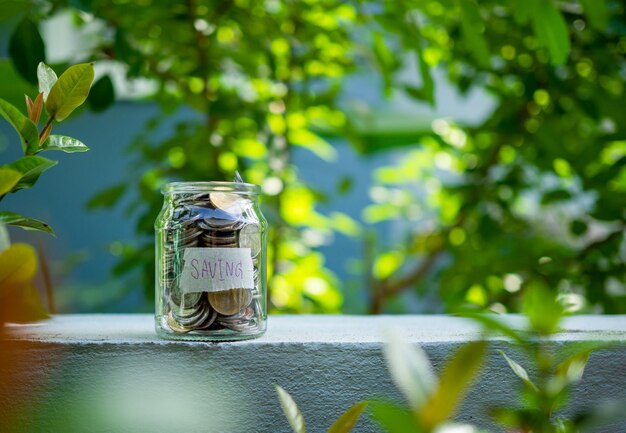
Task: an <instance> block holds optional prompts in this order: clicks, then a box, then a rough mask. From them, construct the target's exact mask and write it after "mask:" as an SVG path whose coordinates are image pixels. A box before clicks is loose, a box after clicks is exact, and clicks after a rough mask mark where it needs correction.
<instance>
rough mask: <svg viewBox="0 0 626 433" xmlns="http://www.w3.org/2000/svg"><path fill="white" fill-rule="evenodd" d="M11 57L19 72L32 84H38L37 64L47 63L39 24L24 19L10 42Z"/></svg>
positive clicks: (14, 31)
mask: <svg viewBox="0 0 626 433" xmlns="http://www.w3.org/2000/svg"><path fill="white" fill-rule="evenodd" d="M9 55H10V56H11V60H12V61H13V64H14V65H15V68H16V69H17V71H18V72H19V73H20V75H22V77H24V78H25V79H26V80H28V81H29V82H31V83H37V64H38V63H39V62H42V61H44V62H45V61H46V53H45V47H44V43H43V39H42V38H41V35H40V34H39V28H38V27H37V24H36V23H35V22H34V21H32V20H31V19H29V18H24V19H23V20H22V21H20V23H19V24H18V25H17V27H16V28H15V30H13V33H12V34H11V39H10V40H9Z"/></svg>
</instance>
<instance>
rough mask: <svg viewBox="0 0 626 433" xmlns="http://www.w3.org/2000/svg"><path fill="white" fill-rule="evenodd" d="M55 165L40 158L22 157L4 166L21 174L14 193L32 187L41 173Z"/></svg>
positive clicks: (53, 162) (55, 162) (54, 162)
mask: <svg viewBox="0 0 626 433" xmlns="http://www.w3.org/2000/svg"><path fill="white" fill-rule="evenodd" d="M55 165H57V161H51V160H49V159H47V158H43V157H41V156H24V157H22V158H20V159H18V160H16V161H13V162H12V163H10V164H7V165H5V167H6V168H11V169H13V170H17V171H19V172H20V173H21V174H22V177H21V178H20V180H19V182H18V183H17V185H16V186H15V188H14V191H17V190H20V189H24V188H30V187H32V186H33V185H34V184H35V182H37V179H39V176H40V175H41V173H43V172H44V171H46V170H47V169H49V168H50V167H53V166H55Z"/></svg>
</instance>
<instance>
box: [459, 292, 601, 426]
mask: <svg viewBox="0 0 626 433" xmlns="http://www.w3.org/2000/svg"><path fill="white" fill-rule="evenodd" d="M523 308H524V313H525V316H526V318H527V319H528V326H527V328H526V329H522V330H519V329H514V328H513V327H511V326H510V325H508V324H506V323H504V322H503V321H501V320H498V319H497V318H496V317H495V316H492V315H484V314H471V313H470V314H466V316H469V317H470V318H472V319H473V320H475V321H478V322H479V323H480V324H481V325H482V326H483V327H484V328H485V329H486V330H487V331H488V332H493V333H496V334H501V335H504V336H505V337H507V338H508V339H510V340H511V341H512V342H513V343H514V345H515V346H517V347H518V348H519V349H521V350H522V352H523V353H524V354H525V355H526V359H527V362H528V363H529V364H530V365H531V366H532V367H533V368H532V371H531V372H529V371H528V370H527V369H526V368H525V367H524V366H523V365H522V364H521V363H519V362H517V361H516V360H514V359H513V358H512V357H511V356H510V355H507V354H506V353H505V352H504V351H499V352H500V354H501V355H502V357H503V358H504V361H505V362H506V364H507V365H508V366H509V367H510V368H511V370H512V372H513V373H514V374H515V375H516V376H517V377H518V378H519V379H520V382H521V385H522V387H521V390H520V399H521V400H522V401H523V402H524V404H523V405H522V406H519V407H495V408H492V414H493V416H494V417H495V418H496V420H497V421H498V422H499V423H501V424H502V425H503V426H505V427H506V428H508V429H514V430H515V431H523V432H530V431H532V432H536V433H569V432H579V431H588V430H587V429H586V427H585V426H586V425H587V424H589V423H604V422H607V421H608V418H607V416H606V414H604V415H598V413H599V412H598V411H596V410H595V409H592V410H591V411H590V412H589V413H582V414H577V415H576V416H570V417H568V418H563V417H562V416H561V415H560V413H559V411H560V410H561V409H563V407H564V406H565V405H566V403H567V396H568V393H569V390H570V388H571V387H572V385H574V384H576V383H578V382H580V381H581V380H582V377H583V373H584V370H585V366H586V364H587V361H588V359H589V356H590V354H591V353H592V352H593V351H595V350H598V349H602V348H606V347H607V346H608V344H607V342H606V341H583V342H580V343H577V344H574V345H572V346H571V347H569V348H568V350H567V351H566V352H565V353H558V352H557V353H555V352H554V351H552V350H551V349H550V348H549V347H548V346H547V345H546V344H545V343H546V342H547V341H548V340H549V338H550V337H551V336H553V335H554V334H556V333H557V332H558V331H559V324H560V323H561V321H562V319H563V317H564V315H565V309H564V307H563V306H562V305H561V303H560V302H559V300H558V299H557V297H556V296H555V295H554V293H552V292H551V291H550V290H548V289H547V288H546V287H545V286H542V285H537V284H536V285H532V286H529V287H527V288H526V292H525V296H524V306H523ZM596 412H598V413H596Z"/></svg>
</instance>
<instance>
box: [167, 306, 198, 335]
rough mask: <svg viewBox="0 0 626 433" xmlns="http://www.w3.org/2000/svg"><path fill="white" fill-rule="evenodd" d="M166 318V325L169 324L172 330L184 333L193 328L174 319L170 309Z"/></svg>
mask: <svg viewBox="0 0 626 433" xmlns="http://www.w3.org/2000/svg"><path fill="white" fill-rule="evenodd" d="M166 320H167V326H169V327H170V329H171V330H172V331H174V332H176V333H178V334H185V333H187V332H189V331H191V330H192V329H193V328H188V327H186V326H183V325H181V324H179V323H178V322H177V321H176V319H174V317H173V316H172V312H171V311H170V312H169V313H168V314H167V318H166Z"/></svg>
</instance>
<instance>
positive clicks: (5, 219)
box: [0, 212, 54, 236]
mask: <svg viewBox="0 0 626 433" xmlns="http://www.w3.org/2000/svg"><path fill="white" fill-rule="evenodd" d="M0 224H4V225H8V226H17V227H22V228H23V229H25V230H39V231H42V232H46V233H50V234H51V235H53V236H54V231H53V230H52V228H51V227H50V226H49V225H48V224H46V223H45V222H43V221H39V220H36V219H33V218H28V217H25V216H22V215H19V214H16V213H15V212H0Z"/></svg>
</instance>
